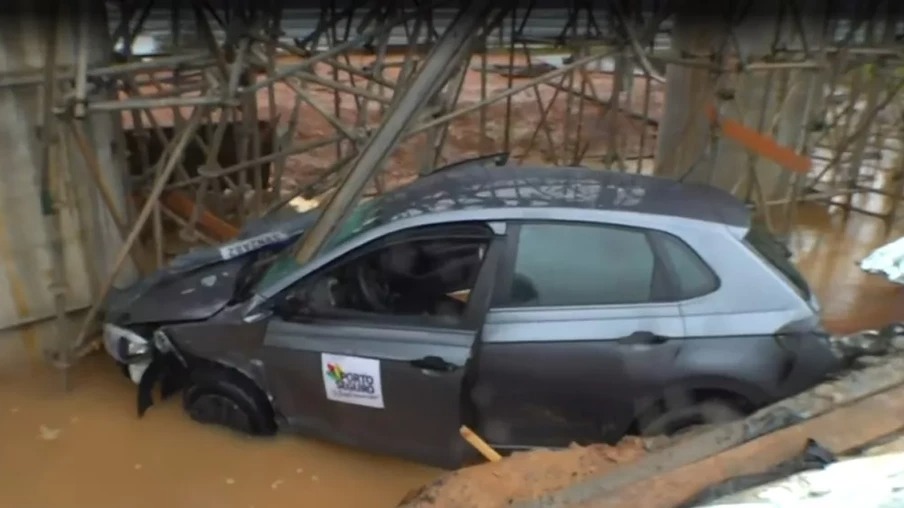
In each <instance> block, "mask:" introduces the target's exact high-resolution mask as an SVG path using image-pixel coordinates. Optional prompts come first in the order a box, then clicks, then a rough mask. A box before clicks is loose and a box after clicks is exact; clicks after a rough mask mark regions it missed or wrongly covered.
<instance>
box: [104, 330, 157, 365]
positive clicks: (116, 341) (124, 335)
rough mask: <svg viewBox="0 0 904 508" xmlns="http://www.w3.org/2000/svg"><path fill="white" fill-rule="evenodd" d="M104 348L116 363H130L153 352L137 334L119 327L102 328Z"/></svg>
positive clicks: (148, 343)
mask: <svg viewBox="0 0 904 508" xmlns="http://www.w3.org/2000/svg"><path fill="white" fill-rule="evenodd" d="M104 346H105V347H106V349H107V353H109V354H110V356H112V357H113V358H115V359H116V360H117V361H119V362H122V363H131V362H133V361H135V360H138V359H142V358H146V357H147V356H149V355H150V354H151V352H152V351H153V346H152V345H151V343H150V342H149V341H148V340H147V339H145V338H144V337H142V336H141V335H138V334H137V333H135V332H133V331H131V330H129V329H126V328H121V327H119V326H115V325H112V324H107V325H105V326H104Z"/></svg>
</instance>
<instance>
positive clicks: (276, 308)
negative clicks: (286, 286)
mask: <svg viewBox="0 0 904 508" xmlns="http://www.w3.org/2000/svg"><path fill="white" fill-rule="evenodd" d="M273 313H274V314H275V315H276V316H278V317H280V318H282V319H292V320H296V321H297V320H304V319H306V318H307V317H309V316H310V315H311V307H310V305H309V302H308V298H307V293H306V292H304V291H298V292H292V293H288V294H286V295H285V296H283V297H282V298H279V299H278V300H277V301H276V303H275V304H274V305H273Z"/></svg>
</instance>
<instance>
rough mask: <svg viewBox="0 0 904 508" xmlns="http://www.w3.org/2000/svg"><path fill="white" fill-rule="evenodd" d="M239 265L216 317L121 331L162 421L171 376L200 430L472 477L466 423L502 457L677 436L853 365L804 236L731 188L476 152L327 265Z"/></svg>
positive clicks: (381, 204) (383, 215) (404, 195)
mask: <svg viewBox="0 0 904 508" xmlns="http://www.w3.org/2000/svg"><path fill="white" fill-rule="evenodd" d="M271 245H272V244H271ZM227 265H228V263H227V264H222V265H219V267H218V268H217V273H216V281H220V280H221V275H224V276H225V274H226V273H229V274H230V275H229V276H228V278H227V279H226V280H228V281H229V282H228V284H229V285H230V289H229V290H228V291H225V290H224V292H223V294H222V296H219V297H218V298H217V299H216V300H217V303H216V304H209V305H206V304H205V305H204V306H203V307H204V308H205V309H206V310H205V312H200V311H198V312H197V313H195V314H193V315H192V319H183V318H184V317H185V314H184V312H183V314H179V315H180V316H181V317H180V320H179V321H178V322H174V321H173V320H169V321H167V320H166V319H164V318H165V317H166V316H165V314H166V312H159V313H158V314H155V317H154V318H153V319H151V320H150V321H153V323H149V324H150V325H152V327H153V330H152V331H147V330H146V331H144V332H139V331H137V330H133V329H131V328H130V327H129V326H126V325H122V324H120V325H116V326H119V327H120V329H121V330H126V331H128V330H133V331H135V336H134V337H131V336H130V337H131V338H129V337H126V338H125V339H123V337H125V335H124V334H123V335H121V336H119V337H117V336H116V335H115V334H111V335H110V336H109V337H108V351H109V352H110V353H111V354H113V355H114V357H116V358H117V360H118V361H120V362H123V363H125V364H131V363H133V362H136V361H138V360H137V359H138V358H140V359H141V360H140V361H148V360H150V361H149V363H148V367H146V370H145V371H144V372H143V374H142V375H141V378H140V380H139V385H140V386H139V399H140V402H139V404H140V410H142V411H143V410H144V409H145V408H146V407H147V406H148V405H150V393H151V389H152V388H153V387H155V386H156V385H158V384H163V385H166V386H165V387H164V388H165V391H168V392H172V391H176V390H179V391H181V393H182V401H183V405H184V407H185V410H186V411H187V413H188V414H189V415H190V416H191V417H192V418H193V419H195V420H198V421H200V422H205V423H214V424H219V425H225V426H227V427H230V428H233V429H236V430H239V431H242V432H246V433H249V434H272V433H275V432H276V431H277V430H288V431H294V432H300V433H303V434H305V435H308V436H312V437H317V438H322V439H325V440H329V441H334V442H338V443H343V444H346V445H350V446H354V447H359V448H362V449H366V450H370V451H374V452H378V453H387V454H392V455H397V456H400V457H404V458H407V459H411V460H417V461H421V462H425V463H428V464H433V465H438V466H446V467H452V466H457V465H460V464H461V463H462V462H463V461H466V460H468V459H470V458H471V456H472V454H473V451H472V450H470V449H469V448H468V446H467V444H466V443H465V442H464V441H463V440H462V439H460V437H459V433H458V430H459V428H460V426H461V425H468V426H469V427H470V428H472V429H474V430H475V431H476V432H478V433H479V434H480V435H481V436H482V437H483V438H484V439H485V440H486V441H487V442H488V443H489V444H490V445H491V446H493V447H495V448H497V449H500V450H502V451H506V450H516V449H525V448H532V447H562V446H567V445H569V444H570V443H572V442H577V443H592V442H614V441H617V440H618V439H619V438H621V437H622V436H624V435H625V434H627V433H640V434H673V433H676V432H680V431H681V430H683V429H686V428H688V427H690V426H695V425H700V424H707V423H720V422H723V421H727V420H732V419H736V418H739V417H741V416H744V415H746V414H748V413H750V412H752V411H754V410H756V409H758V408H760V407H763V406H765V405H767V404H770V403H772V402H775V401H777V400H780V399H783V398H786V397H788V396H790V395H793V394H795V393H798V392H800V391H802V390H804V389H807V388H809V387H811V386H813V385H815V384H818V383H820V382H822V381H824V380H825V379H826V378H827V377H829V376H831V375H833V374H834V373H836V372H837V370H838V369H839V367H840V360H839V358H838V356H837V355H836V354H834V353H833V350H832V348H831V346H830V343H829V338H828V335H827V334H826V333H825V332H824V330H823V329H822V326H821V320H820V315H819V305H818V303H817V301H816V298H815V296H814V295H813V294H812V292H811V290H810V288H809V286H808V285H807V282H806V280H805V279H804V278H803V277H802V276H801V274H800V273H799V272H798V271H797V270H796V268H795V267H794V265H793V263H792V262H791V261H790V259H788V251H787V249H785V248H784V246H783V245H782V244H780V243H779V242H778V241H776V240H775V239H774V238H773V237H772V236H771V235H770V234H769V232H768V231H766V230H765V229H764V228H763V227H761V226H759V225H758V224H756V223H754V222H753V220H752V217H751V213H750V211H749V210H748V209H747V207H746V206H745V205H744V204H743V203H741V202H740V201H738V200H736V199H735V198H733V197H732V196H731V195H730V194H728V193H726V192H723V191H721V190H718V189H715V188H712V187H709V186H702V185H694V184H685V183H680V182H675V181H671V180H665V179H660V178H653V177H648V176H642V175H633V174H623V173H614V172H608V171H600V170H592V169H586V168H559V167H557V168H543V167H513V166H501V167H486V166H484V165H462V166H460V167H456V168H451V169H447V170H443V171H440V172H437V173H434V174H432V175H430V176H426V177H423V178H420V179H418V180H416V181H415V182H413V183H411V184H409V185H407V186H405V187H402V188H400V189H397V190H395V191H392V192H389V193H386V194H382V195H380V196H376V197H374V198H372V199H370V200H369V201H367V202H364V203H362V204H360V205H358V207H357V208H356V209H355V210H354V212H353V213H352V214H351V215H350V216H349V217H348V219H347V220H345V221H344V222H343V223H342V224H340V226H339V228H338V229H337V231H336V232H335V233H334V234H333V235H332V236H331V237H330V239H329V240H328V242H327V244H326V245H325V246H324V247H323V248H322V249H321V250H320V252H319V253H318V255H317V256H315V257H314V258H313V259H312V260H311V261H310V262H308V263H305V264H303V265H298V264H297V263H295V262H294V258H292V257H290V256H285V255H283V256H279V259H277V260H276V261H269V262H267V263H264V264H263V265H264V266H265V268H264V269H260V270H257V269H255V268H249V267H253V266H254V263H253V262H252V263H250V264H248V263H247V262H245V263H237V262H236V263H235V265H234V266H232V267H231V268H228V269H227ZM230 270H231V271H230ZM212 275H214V274H213V273H205V272H204V270H200V271H198V272H191V273H188V274H185V275H183V276H182V277H181V278H180V279H179V280H180V281H186V282H185V284H183V283H182V282H180V283H178V284H175V283H174V284H175V285H174V286H173V288H172V289H171V290H170V291H171V293H170V294H172V296H173V297H174V298H175V297H176V295H179V294H181V292H182V291H186V290H187V289H189V288H193V290H194V292H197V294H198V295H199V296H200V295H201V294H202V292H203V291H205V290H207V289H210V288H212V287H217V284H216V281H214V283H212V284H211V285H210V287H205V286H204V283H203V281H202V279H203V278H204V277H211V276H212ZM208 280H210V279H208ZM223 283H225V281H224V282H223ZM194 292H191V293H188V294H186V295H184V296H186V297H189V296H191V295H192V294H195V293H194ZM187 299H190V298H187ZM161 305H170V306H171V307H169V308H170V309H177V308H181V307H182V306H180V305H179V304H177V303H175V302H172V303H170V302H166V303H161ZM126 307H128V306H126ZM200 307H201V306H196V307H192V308H197V309H199V308H200ZM123 312H128V311H126V310H123ZM148 312H151V311H148ZM154 312H157V311H156V310H155V311H154ZM167 312H170V311H167ZM172 312H175V310H172ZM192 312H194V311H192ZM119 333H121V334H122V332H119ZM130 340H134V341H135V343H136V344H140V346H135V347H133V346H132V345H131V344H132V343H131V342H129V341H130ZM123 341H125V343H126V345H123V344H124V342H123ZM139 351H140V353H136V352H139ZM167 386H168V388H167Z"/></svg>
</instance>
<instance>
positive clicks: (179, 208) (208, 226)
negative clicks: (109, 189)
mask: <svg viewBox="0 0 904 508" xmlns="http://www.w3.org/2000/svg"><path fill="white" fill-rule="evenodd" d="M134 199H135V200H136V202H138V203H143V202H144V196H140V195H136V196H134ZM160 203H161V204H162V205H163V206H164V207H165V208H166V209H167V210H169V211H170V212H172V213H174V214H176V215H178V216H179V217H182V218H183V219H185V220H189V219H190V218H191V216H192V213H194V211H195V202H194V201H192V199H191V198H190V197H188V195H186V194H185V193H184V192H180V191H177V190H170V191H166V192H164V193H163V195H161V196H160ZM198 224H199V225H200V226H201V229H203V230H204V233H205V234H207V235H208V236H210V237H211V238H213V239H214V240H216V241H218V242H225V241H228V240H232V239H233V238H235V237H236V236H237V235H238V234H239V229H238V228H237V227H235V226H234V225H232V224H230V223H229V222H227V221H225V220H223V219H221V218H220V217H219V216H217V215H216V214H214V213H212V212H210V211H209V210H206V209H203V208H202V210H201V215H200V216H199V217H198Z"/></svg>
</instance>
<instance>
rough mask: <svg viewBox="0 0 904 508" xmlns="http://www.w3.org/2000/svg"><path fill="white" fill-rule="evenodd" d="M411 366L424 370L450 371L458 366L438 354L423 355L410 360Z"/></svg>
mask: <svg viewBox="0 0 904 508" xmlns="http://www.w3.org/2000/svg"><path fill="white" fill-rule="evenodd" d="M410 363H411V366H412V367H417V368H419V369H424V370H436V371H442V372H451V371H453V370H455V369H457V368H458V366H457V365H455V364H454V363H449V362H447V361H446V360H443V359H442V358H440V357H438V356H425V357H423V358H420V359H417V360H411V362H410Z"/></svg>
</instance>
